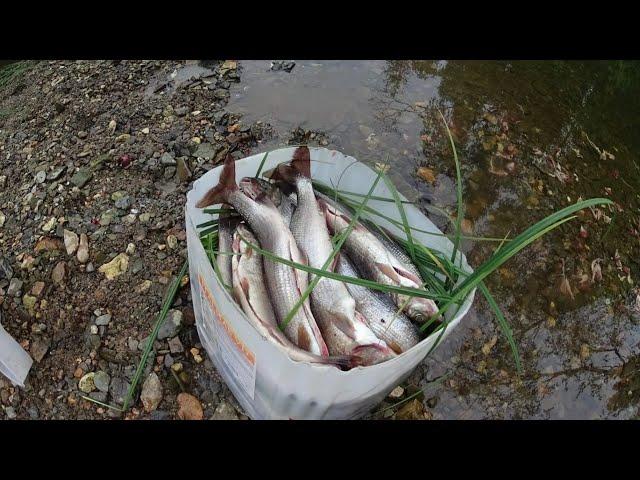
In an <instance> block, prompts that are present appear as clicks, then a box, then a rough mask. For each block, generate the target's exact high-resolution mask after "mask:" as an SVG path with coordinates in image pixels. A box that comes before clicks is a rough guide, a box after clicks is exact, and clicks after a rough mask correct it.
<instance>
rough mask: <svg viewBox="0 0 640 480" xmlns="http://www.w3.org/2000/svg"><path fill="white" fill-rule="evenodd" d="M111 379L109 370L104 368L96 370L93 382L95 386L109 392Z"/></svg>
mask: <svg viewBox="0 0 640 480" xmlns="http://www.w3.org/2000/svg"><path fill="white" fill-rule="evenodd" d="M110 381H111V377H109V374H108V373H107V372H104V371H102V370H98V371H97V372H95V375H94V376H93V383H94V385H95V387H96V388H97V389H98V390H100V391H101V392H104V393H107V392H108V391H109V382H110Z"/></svg>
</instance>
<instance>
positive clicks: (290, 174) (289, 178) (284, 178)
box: [269, 163, 298, 183]
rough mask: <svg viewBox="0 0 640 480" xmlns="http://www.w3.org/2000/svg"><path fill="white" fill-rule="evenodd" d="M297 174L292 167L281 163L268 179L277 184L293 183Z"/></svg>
mask: <svg viewBox="0 0 640 480" xmlns="http://www.w3.org/2000/svg"><path fill="white" fill-rule="evenodd" d="M297 176H298V172H297V171H296V169H295V168H293V166H291V165H289V164H287V163H281V164H280V165H278V166H277V167H276V168H274V169H273V170H272V171H271V172H270V173H269V178H270V179H271V180H273V181H275V182H278V183H295V181H296V177H297Z"/></svg>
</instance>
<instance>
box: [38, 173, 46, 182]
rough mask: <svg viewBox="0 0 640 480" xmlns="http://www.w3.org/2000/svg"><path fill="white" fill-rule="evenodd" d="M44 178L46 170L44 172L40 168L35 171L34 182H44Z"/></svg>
mask: <svg viewBox="0 0 640 480" xmlns="http://www.w3.org/2000/svg"><path fill="white" fill-rule="evenodd" d="M46 179H47V172H45V171H44V170H40V171H39V172H38V173H36V183H44V181H45V180H46Z"/></svg>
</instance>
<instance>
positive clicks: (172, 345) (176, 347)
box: [168, 337, 184, 354]
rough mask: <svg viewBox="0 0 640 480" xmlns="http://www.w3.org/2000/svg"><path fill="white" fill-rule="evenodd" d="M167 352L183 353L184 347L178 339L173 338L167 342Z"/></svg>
mask: <svg viewBox="0 0 640 480" xmlns="http://www.w3.org/2000/svg"><path fill="white" fill-rule="evenodd" d="M168 343H169V351H170V352H171V353H173V354H176V353H182V352H184V347H183V346H182V342H181V341H180V337H173V338H172V339H170V340H169V342H168Z"/></svg>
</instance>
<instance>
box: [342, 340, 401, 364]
mask: <svg viewBox="0 0 640 480" xmlns="http://www.w3.org/2000/svg"><path fill="white" fill-rule="evenodd" d="M395 356H396V354H395V352H394V351H393V350H391V349H390V348H389V347H387V346H386V345H381V344H379V343H369V344H367V345H358V346H357V347H355V348H354V349H353V350H351V366H352V367H366V366H369V365H375V364H377V363H381V362H384V361H386V360H389V359H391V358H393V357H395Z"/></svg>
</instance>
